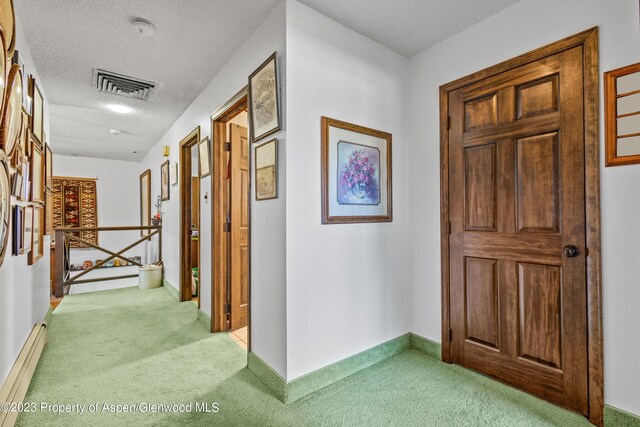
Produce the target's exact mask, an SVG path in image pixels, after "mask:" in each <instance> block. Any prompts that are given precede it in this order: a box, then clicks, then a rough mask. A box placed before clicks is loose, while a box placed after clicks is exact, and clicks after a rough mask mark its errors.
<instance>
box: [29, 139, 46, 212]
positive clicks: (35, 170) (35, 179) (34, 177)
mask: <svg viewBox="0 0 640 427" xmlns="http://www.w3.org/2000/svg"><path fill="white" fill-rule="evenodd" d="M29 172H30V173H29V176H30V178H31V182H30V187H31V188H30V190H31V191H30V195H31V197H30V198H29V200H30V201H31V202H34V203H40V204H44V202H45V198H44V197H45V194H44V193H45V189H44V179H45V159H44V152H43V151H42V150H41V149H40V147H39V146H37V145H34V146H33V149H32V152H31V162H30V169H29Z"/></svg>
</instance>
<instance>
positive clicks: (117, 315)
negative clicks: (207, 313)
mask: <svg viewBox="0 0 640 427" xmlns="http://www.w3.org/2000/svg"><path fill="white" fill-rule="evenodd" d="M25 400H26V401H27V402H36V403H37V404H38V405H40V403H41V402H46V403H49V404H75V403H81V404H84V405H90V404H95V403H96V402H97V403H98V404H99V409H102V405H103V403H104V402H107V403H109V404H134V403H137V402H149V403H153V404H164V403H170V404H186V403H189V402H210V403H213V402H216V403H218V406H219V412H217V413H197V412H195V411H194V412H191V413H183V414H172V413H121V414H113V413H102V412H98V413H87V412H86V411H87V410H88V408H85V413H84V414H83V415H79V414H77V413H71V414H68V413H67V414H60V415H58V414H55V413H51V412H36V413H28V414H26V413H25V414H22V415H21V416H20V417H19V419H18V425H20V426H83V427H84V426H101V425H105V426H164V425H167V426H174V425H189V426H200V425H225V426H228V425H252V426H316V425H318V426H319V425H333V426H335V425H347V426H360V425H361V426H377V425H402V426H491V427H494V426H509V427H513V426H563V427H569V426H587V425H589V424H588V423H587V421H586V420H585V419H584V418H583V417H581V416H579V415H577V414H574V413H571V412H568V411H565V410H563V409H561V408H558V407H556V406H554V405H551V404H548V403H546V402H544V401H542V400H539V399H537V398H535V397H532V396H530V395H527V394H525V393H522V392H520V391H518V390H515V389H513V388H510V387H507V386H504V385H502V384H499V383H497V382H495V381H492V380H490V379H488V378H485V377H483V376H481V375H478V374H475V373H473V372H470V371H467V370H465V369H462V368H459V367H456V366H451V365H447V364H444V363H441V362H440V361H438V360H435V359H432V358H430V357H428V356H425V355H423V354H422V353H419V352H417V351H414V350H409V351H406V352H404V353H402V354H399V355H397V356H395V357H392V358H390V359H387V360H386V361H384V362H382V363H380V364H378V365H376V366H373V367H371V368H368V369H365V370H363V371H360V372H359V373H357V374H355V375H352V376H351V377H349V378H346V379H344V380H342V381H340V382H337V383H335V384H333V385H331V386H329V387H327V388H325V389H323V390H320V391H318V392H316V393H314V394H311V395H309V396H307V397H305V398H303V399H301V400H299V401H297V402H295V403H292V404H290V405H284V404H282V403H281V402H280V401H279V400H277V399H276V398H275V397H273V395H272V394H271V393H270V392H269V390H268V389H267V388H266V387H265V386H264V385H263V384H262V383H261V382H260V380H258V379H257V378H256V377H255V376H254V375H253V374H252V373H251V372H250V371H249V370H248V369H247V368H246V352H244V351H243V350H241V349H240V348H239V347H238V345H237V344H235V343H234V342H233V341H232V340H231V339H230V338H229V337H228V336H227V335H226V334H214V335H212V334H209V333H208V332H207V331H205V330H204V328H203V326H202V324H201V323H199V322H198V321H197V320H196V310H195V306H194V305H193V304H192V303H190V302H187V303H177V302H176V301H175V300H174V299H173V298H172V297H171V296H170V295H169V294H168V293H167V292H166V291H165V290H164V289H155V290H148V291H140V290H138V289H136V288H128V289H118V290H114V291H105V292H96V293H92V294H82V295H72V296H68V297H65V299H64V301H63V302H62V304H60V306H59V307H58V308H57V309H56V310H55V311H54V313H53V320H52V321H51V324H50V327H49V344H48V345H47V347H46V348H45V351H44V354H43V357H42V360H41V362H40V365H39V366H38V369H37V371H36V373H35V376H34V378H33V381H32V384H31V387H30V389H29V392H28V394H27V398H26V399H25ZM194 409H195V408H194Z"/></svg>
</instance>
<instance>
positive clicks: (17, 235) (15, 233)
mask: <svg viewBox="0 0 640 427" xmlns="http://www.w3.org/2000/svg"><path fill="white" fill-rule="evenodd" d="M12 221H13V228H12V233H11V234H12V236H11V237H12V242H13V243H12V245H11V250H12V255H13V256H19V255H21V254H22V251H23V243H22V232H23V231H22V230H23V227H24V226H23V221H24V208H23V207H22V206H14V207H13V218H12Z"/></svg>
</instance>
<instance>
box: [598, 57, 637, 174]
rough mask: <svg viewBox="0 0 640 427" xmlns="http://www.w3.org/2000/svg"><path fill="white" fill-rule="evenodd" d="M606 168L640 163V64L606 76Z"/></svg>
mask: <svg viewBox="0 0 640 427" xmlns="http://www.w3.org/2000/svg"><path fill="white" fill-rule="evenodd" d="M604 109H605V116H604V126H605V131H604V132H605V145H606V155H607V161H606V165H607V166H622V165H632V164H638V163H640V62H639V63H637V64H632V65H628V66H626V67H622V68H618V69H616V70H611V71H608V72H606V73H604Z"/></svg>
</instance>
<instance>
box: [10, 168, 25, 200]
mask: <svg viewBox="0 0 640 427" xmlns="http://www.w3.org/2000/svg"><path fill="white" fill-rule="evenodd" d="M23 185H24V183H23V178H22V175H20V174H19V173H18V172H16V173H14V174H13V181H12V182H11V195H12V196H16V197H20V195H21V194H22V188H23Z"/></svg>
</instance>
